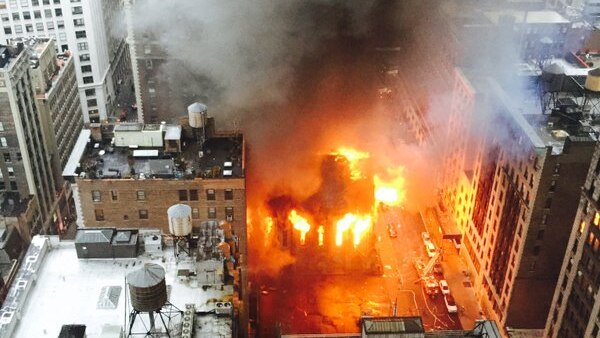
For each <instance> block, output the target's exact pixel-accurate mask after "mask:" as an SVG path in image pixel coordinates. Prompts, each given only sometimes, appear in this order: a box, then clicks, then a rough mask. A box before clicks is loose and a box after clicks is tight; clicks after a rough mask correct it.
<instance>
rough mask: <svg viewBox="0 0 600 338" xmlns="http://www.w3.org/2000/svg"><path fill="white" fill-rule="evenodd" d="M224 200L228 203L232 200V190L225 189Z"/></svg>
mask: <svg viewBox="0 0 600 338" xmlns="http://www.w3.org/2000/svg"><path fill="white" fill-rule="evenodd" d="M225 199H226V200H228V201H231V200H232V199H233V189H225Z"/></svg>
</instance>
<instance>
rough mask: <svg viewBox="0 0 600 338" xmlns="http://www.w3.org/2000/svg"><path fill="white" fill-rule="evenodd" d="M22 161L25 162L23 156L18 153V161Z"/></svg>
mask: <svg viewBox="0 0 600 338" xmlns="http://www.w3.org/2000/svg"><path fill="white" fill-rule="evenodd" d="M21 160H23V156H21V153H20V152H18V153H17V161H21Z"/></svg>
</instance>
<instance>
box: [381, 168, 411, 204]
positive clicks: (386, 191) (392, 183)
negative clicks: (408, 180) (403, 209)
mask: <svg viewBox="0 0 600 338" xmlns="http://www.w3.org/2000/svg"><path fill="white" fill-rule="evenodd" d="M386 171H387V177H390V179H389V180H384V179H382V178H381V177H380V176H379V175H375V176H373V183H374V184H375V200H376V201H377V202H381V203H383V204H386V205H389V206H399V205H401V204H402V203H403V202H404V200H405V199H406V190H405V187H404V183H405V180H404V168H403V167H397V168H388V169H387V170H386Z"/></svg>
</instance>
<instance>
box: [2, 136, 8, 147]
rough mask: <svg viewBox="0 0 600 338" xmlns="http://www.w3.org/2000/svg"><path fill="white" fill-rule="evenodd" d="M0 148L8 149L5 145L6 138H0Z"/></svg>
mask: <svg viewBox="0 0 600 338" xmlns="http://www.w3.org/2000/svg"><path fill="white" fill-rule="evenodd" d="M0 146H2V147H8V144H7V143H6V137H0Z"/></svg>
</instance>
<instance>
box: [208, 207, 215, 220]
mask: <svg viewBox="0 0 600 338" xmlns="http://www.w3.org/2000/svg"><path fill="white" fill-rule="evenodd" d="M208 218H209V219H215V218H217V208H214V207H210V208H208Z"/></svg>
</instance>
